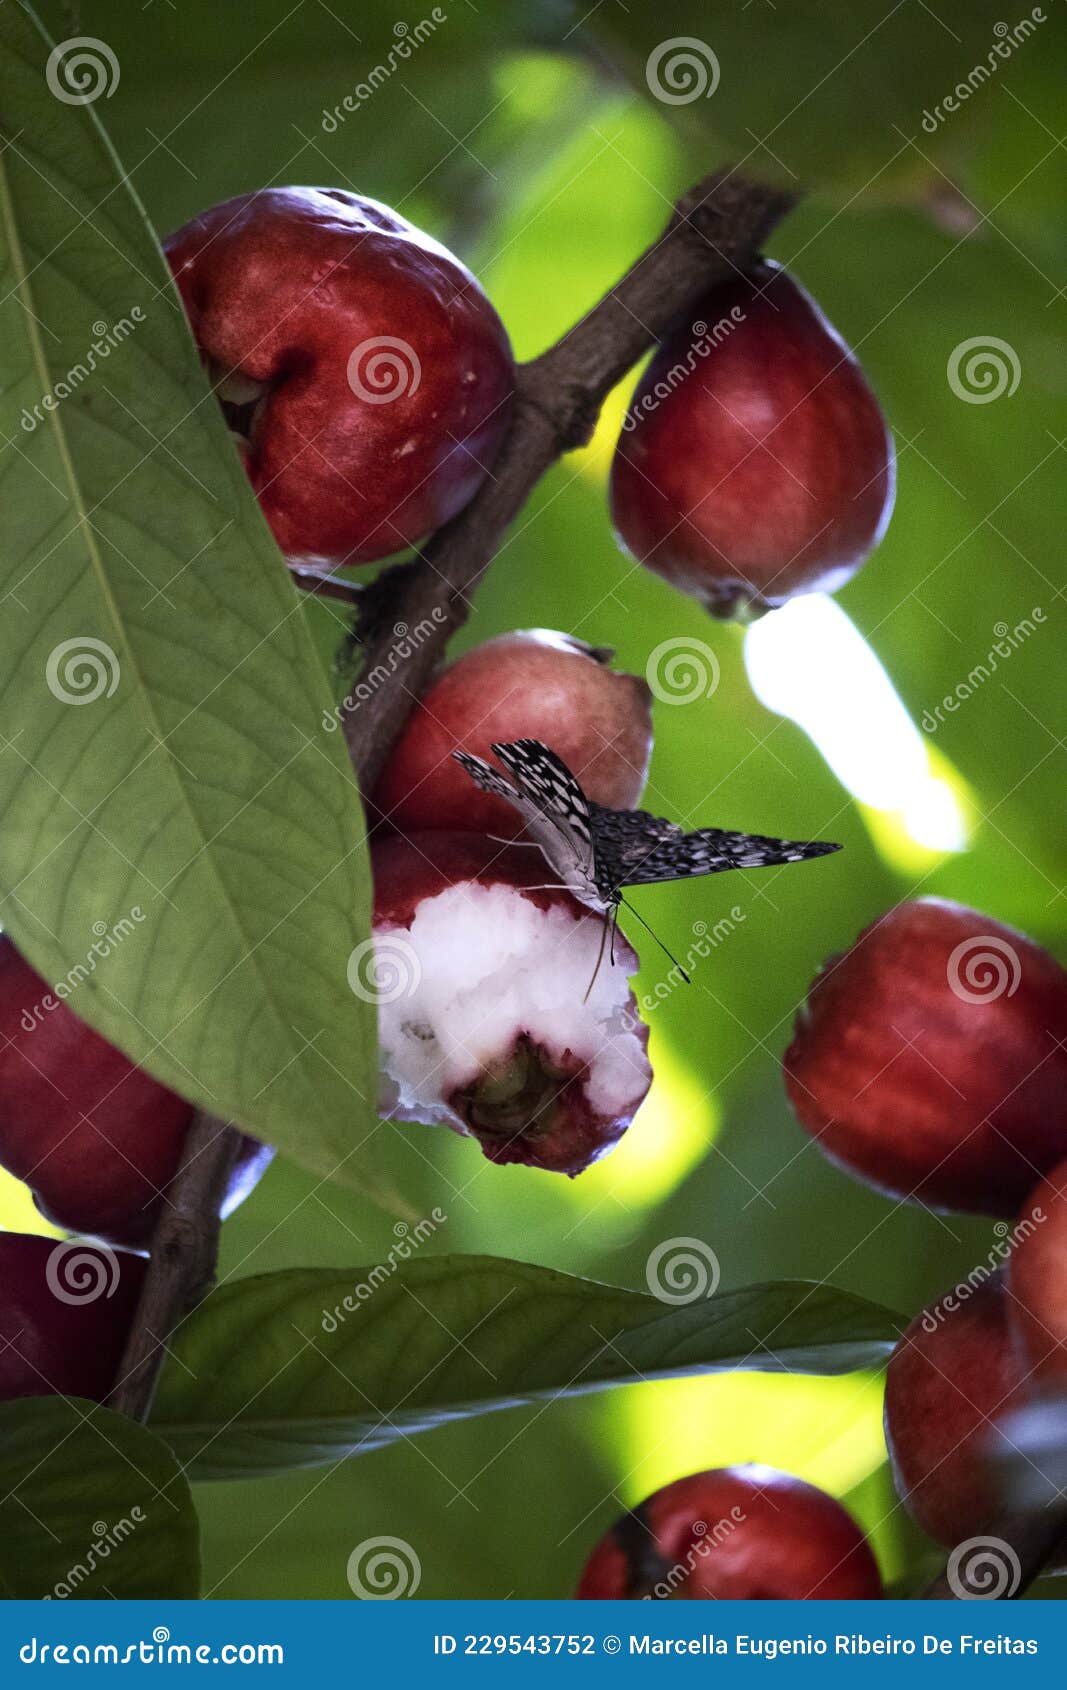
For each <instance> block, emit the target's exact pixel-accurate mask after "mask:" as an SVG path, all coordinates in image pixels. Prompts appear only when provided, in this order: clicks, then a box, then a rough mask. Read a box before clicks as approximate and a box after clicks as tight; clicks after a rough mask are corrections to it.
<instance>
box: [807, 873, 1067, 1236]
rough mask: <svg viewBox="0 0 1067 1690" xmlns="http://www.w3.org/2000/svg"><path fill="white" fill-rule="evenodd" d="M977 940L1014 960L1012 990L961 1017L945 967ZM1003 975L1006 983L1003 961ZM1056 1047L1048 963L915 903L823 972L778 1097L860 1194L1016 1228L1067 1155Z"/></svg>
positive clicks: (1040, 953)
mask: <svg viewBox="0 0 1067 1690" xmlns="http://www.w3.org/2000/svg"><path fill="white" fill-rule="evenodd" d="M982 937H989V938H993V939H995V940H997V941H998V942H999V943H1000V944H1002V945H1009V946H1010V947H1011V949H1012V951H1013V952H1014V954H1015V956H1016V957H1017V958H1018V965H1019V980H1018V985H1017V987H1016V990H1015V991H1014V993H1013V994H1011V995H1009V994H1008V993H1007V992H1005V993H1004V994H1003V995H1001V996H1000V997H998V998H996V999H992V998H990V999H989V1000H988V1001H981V1002H966V1001H964V1000H963V999H961V998H960V997H959V996H957V995H956V993H955V992H953V990H952V988H951V987H950V985H949V982H948V970H949V959H950V957H951V956H952V953H953V951H954V950H955V948H956V946H957V945H964V944H965V945H967V946H970V945H971V943H972V941H977V940H979V939H980V938H982ZM981 948H982V947H981V946H979V945H977V944H976V945H975V946H974V950H975V952H977V951H979V950H981ZM966 954H971V953H970V952H967V953H965V955H966ZM1001 954H1002V956H1003V955H1004V953H1001ZM1005 968H1006V969H1008V971H1009V974H1008V978H1009V979H1010V971H1011V965H1010V963H1009V962H1008V960H1007V958H1006V957H1005ZM1065 1038H1067V973H1065V972H1064V970H1063V969H1062V968H1061V967H1060V965H1059V964H1058V963H1057V962H1056V960H1055V959H1054V958H1053V957H1051V956H1050V955H1049V954H1048V952H1047V951H1045V950H1042V948H1041V947H1040V946H1039V945H1035V944H1034V942H1033V940H1031V939H1028V938H1026V936H1025V935H1024V934H1022V933H1016V932H1015V931H1014V930H1013V929H1012V928H1010V927H1004V926H1003V925H1002V924H1001V923H1000V922H996V921H993V920H991V919H990V917H989V916H987V915H982V914H981V913H980V912H979V911H977V910H971V909H967V908H965V907H964V906H963V905H961V904H954V903H949V902H947V901H945V900H942V899H939V898H920V899H916V900H914V901H910V902H907V903H903V904H898V905H897V906H896V908H895V909H891V910H890V911H889V912H888V913H887V914H886V915H884V916H882V917H881V919H880V920H879V921H876V922H874V923H873V924H872V925H871V926H870V927H868V928H866V929H865V930H864V932H863V933H861V934H860V936H859V938H858V939H857V940H856V942H855V944H854V945H853V946H852V948H851V949H850V950H849V951H847V952H846V953H845V954H844V955H843V956H841V957H836V958H831V959H830V961H829V962H827V963H826V964H825V966H824V968H823V971H822V973H821V974H820V975H819V976H818V977H817V978H816V980H815V982H814V984H813V985H812V988H811V991H810V993H809V995H808V1001H807V1005H806V1006H805V1008H803V1009H802V1010H801V1012H800V1014H799V1016H798V1018H797V1023H796V1029H795V1033H794V1038H793V1043H792V1044H791V1045H790V1047H789V1049H788V1051H787V1052H786V1055H785V1083H786V1089H787V1091H788V1093H789V1097H790V1100H791V1102H792V1104H793V1108H794V1109H795V1110H796V1113H797V1115H798V1117H799V1119H800V1121H801V1124H802V1125H803V1126H804V1127H805V1128H806V1129H807V1131H808V1132H809V1133H811V1134H812V1136H813V1137H814V1138H815V1139H816V1140H817V1142H818V1144H819V1147H820V1149H822V1150H823V1151H825V1153H826V1154H827V1155H828V1156H829V1157H830V1158H831V1160H832V1161H834V1162H836V1163H838V1164H839V1165H840V1166H842V1167H844V1168H846V1169H847V1170H848V1171H849V1172H850V1173H852V1174H856V1175H858V1176H859V1178H860V1179H863V1180H866V1181H867V1183H868V1184H869V1185H873V1186H875V1187H876V1188H877V1189H878V1190H881V1191H885V1192H888V1193H889V1194H890V1195H892V1196H897V1197H912V1198H915V1199H917V1200H919V1201H921V1202H924V1203H928V1204H931V1205H933V1206H934V1207H935V1208H945V1209H960V1210H969V1211H973V1212H976V1213H979V1214H990V1215H1004V1216H1011V1215H1014V1214H1015V1213H1016V1211H1017V1210H1018V1208H1019V1206H1020V1204H1021V1203H1022V1202H1023V1200H1024V1198H1025V1196H1026V1194H1027V1192H1028V1191H1029V1189H1030V1187H1031V1186H1032V1185H1033V1184H1034V1182H1035V1180H1036V1179H1038V1178H1039V1177H1040V1175H1041V1174H1042V1173H1044V1172H1045V1171H1046V1170H1047V1169H1048V1168H1051V1167H1052V1166H1053V1165H1054V1164H1055V1163H1056V1162H1057V1161H1059V1160H1060V1158H1061V1157H1062V1156H1064V1155H1067V1048H1065V1047H1064V1046H1063V1044H1062V1042H1061V1044H1060V1046H1059V1048H1057V1040H1059V1041H1063V1040H1064V1039H1065Z"/></svg>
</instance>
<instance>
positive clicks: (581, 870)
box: [452, 739, 595, 903]
mask: <svg viewBox="0 0 1067 1690" xmlns="http://www.w3.org/2000/svg"><path fill="white" fill-rule="evenodd" d="M493 751H494V752H495V754H496V755H497V756H498V757H499V758H500V761H501V762H502V763H503V764H504V767H505V768H506V769H507V770H508V773H509V775H510V776H511V777H512V778H511V779H510V780H509V779H507V778H506V777H505V776H504V775H502V774H501V773H500V771H499V770H498V769H494V768H493V766H492V764H491V763H487V762H485V761H484V759H483V758H481V757H475V756H472V754H471V753H470V752H469V751H454V752H453V753H452V755H453V756H454V757H455V759H456V762H457V763H459V764H460V765H461V766H462V767H463V768H464V769H466V771H467V773H468V774H469V775H470V777H471V779H472V780H473V781H474V782H475V784H476V785H477V786H480V787H481V789H482V791H483V792H489V793H492V794H493V796H494V797H496V798H504V799H506V801H507V802H508V803H509V804H511V805H512V806H513V808H514V809H516V810H517V811H518V812H519V815H520V816H521V817H522V819H523V822H524V823H525V826H526V831H527V833H529V835H530V837H531V838H532V839H534V840H536V841H537V843H538V845H540V847H541V850H542V851H543V853H544V855H545V857H546V858H547V860H548V862H549V864H550V865H551V867H552V868H554V869H555V871H556V873H557V874H558V875H559V876H560V879H561V881H562V882H563V883H564V885H566V886H568V887H569V888H570V890H571V891H572V892H573V893H574V895H575V897H577V898H581V899H582V901H583V902H586V903H588V902H591V901H593V900H592V897H591V894H594V893H595V882H594V879H593V870H594V861H593V840H592V834H591V833H590V829H589V810H588V802H587V800H586V797H585V794H584V793H583V792H582V789H581V787H580V786H579V785H578V782H577V781H576V780H575V778H574V776H573V775H572V774H571V772H570V770H569V769H568V767H567V765H566V763H564V761H563V759H562V758H560V757H557V756H556V754H555V752H554V751H551V750H549V748H548V746H547V745H542V744H541V743H540V741H539V740H533V739H518V740H513V741H511V742H509V743H506V744H501V745H494V746H493Z"/></svg>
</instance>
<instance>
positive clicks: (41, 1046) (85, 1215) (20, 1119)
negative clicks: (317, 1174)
mask: <svg viewBox="0 0 1067 1690" xmlns="http://www.w3.org/2000/svg"><path fill="white" fill-rule="evenodd" d="M47 1005H51V1006H52V1007H50V1008H48V1007H46V1006H47ZM34 1011H36V1012H37V1014H36V1016H35V1014H34ZM24 1017H25V1018H26V1020H28V1021H29V1023H30V1030H29V1031H27V1027H26V1025H25V1023H24ZM192 1117H193V1109H192V1105H191V1104H189V1103H186V1101H185V1099H184V1098H181V1097H178V1096H177V1095H176V1094H175V1093H174V1092H172V1091H168V1089H167V1087H166V1086H163V1085H160V1083H159V1081H158V1080H154V1079H153V1078H152V1076H151V1075H150V1074H147V1073H146V1072H145V1071H144V1069H143V1068H137V1067H135V1066H134V1065H133V1063H131V1062H130V1061H129V1060H128V1059H127V1058H126V1057H125V1056H123V1054H122V1052H121V1051H118V1050H116V1049H115V1047H114V1045H110V1044H108V1042H107V1040H106V1039H103V1038H101V1037H100V1035H99V1033H94V1032H93V1030H92V1028H90V1027H87V1026H86V1024H85V1022H84V1021H81V1020H79V1018H78V1017H77V1016H76V1015H75V1014H74V1012H73V1010H71V1009H69V1008H68V1007H67V1004H66V1003H65V1002H64V1001H62V1000H60V999H58V998H56V996H55V993H54V992H53V990H52V987H51V986H49V985H48V983H47V982H46V981H45V980H43V979H42V978H41V976H40V975H39V974H37V973H36V972H35V970H34V969H32V968H31V967H30V965H29V963H28V962H26V960H25V959H24V958H23V957H22V956H21V955H20V954H19V952H18V951H17V950H16V949H15V947H14V945H13V944H12V943H11V940H10V939H9V938H8V937H7V936H6V935H4V936H0V1165H2V1166H3V1167H5V1168H6V1169H7V1170H8V1172H9V1173H12V1174H14V1175H15V1176H16V1178H18V1179H22V1180H25V1181H26V1183H27V1184H28V1185H29V1186H31V1187H32V1189H33V1192H34V1196H35V1198H36V1200H37V1204H38V1207H39V1208H40V1209H41V1211H42V1213H43V1214H44V1215H45V1216H46V1218H47V1219H48V1220H50V1221H52V1222H53V1223H54V1224H55V1225H56V1226H61V1227H65V1228H66V1229H67V1230H68V1231H70V1232H78V1233H82V1234H85V1235H87V1236H89V1237H92V1238H101V1239H104V1240H105V1241H107V1242H108V1243H112V1244H123V1245H127V1246H129V1247H131V1248H133V1249H140V1248H143V1247H144V1246H145V1245H147V1243H148V1242H149V1239H150V1238H151V1234H152V1228H153V1226H154V1224H155V1222H156V1220H157V1218H158V1214H159V1205H160V1201H161V1199H160V1196H159V1194H160V1192H162V1191H163V1190H164V1189H165V1188H166V1187H167V1185H169V1183H170V1181H171V1179H172V1178H173V1177H174V1174H175V1173H176V1172H177V1168H178V1162H179V1158H180V1156H181V1149H182V1145H183V1143H184V1142H185V1135H186V1132H187V1131H188V1128H189V1123H190V1121H191V1120H192ZM272 1155H273V1151H272V1150H271V1149H270V1148H269V1147H268V1146H267V1145H263V1144H259V1143H257V1142H256V1141H255V1140H254V1139H250V1138H245V1137H244V1136H243V1135H242V1141H241V1150H240V1153H239V1156H238V1160H237V1163H236V1166H235V1167H234V1171H233V1174H232V1175H231V1179H230V1184H229V1187H228V1189H227V1196H226V1203H225V1205H224V1209H223V1213H224V1214H229V1213H230V1211H231V1210H232V1209H233V1208H235V1207H236V1205H237V1204H238V1203H239V1202H241V1200H242V1199H243V1198H244V1197H246V1196H247V1195H248V1192H249V1191H251V1189H252V1187H253V1186H254V1185H255V1184H256V1182H257V1180H258V1179H259V1178H260V1175H261V1174H262V1173H263V1171H264V1169H265V1168H266V1166H267V1163H268V1162H269V1161H270V1159H271V1156H272Z"/></svg>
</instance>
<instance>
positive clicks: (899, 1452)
mask: <svg viewBox="0 0 1067 1690" xmlns="http://www.w3.org/2000/svg"><path fill="white" fill-rule="evenodd" d="M1028 1372H1029V1369H1028V1368H1027V1366H1026V1365H1025V1363H1024V1362H1023V1361H1022V1359H1021V1358H1020V1356H1019V1355H1018V1353H1017V1351H1016V1348H1015V1346H1014V1344H1013V1341H1012V1330H1011V1320H1010V1299H1009V1298H1008V1296H1007V1294H1006V1291H1005V1288H1004V1284H1003V1280H1002V1278H1001V1276H1000V1275H996V1276H990V1278H988V1279H986V1280H985V1281H984V1282H982V1283H980V1284H979V1285H977V1286H974V1285H973V1284H972V1283H971V1282H968V1283H967V1284H965V1285H961V1286H960V1287H958V1288H957V1289H956V1290H955V1291H954V1292H950V1293H949V1294H948V1296H946V1297H945V1298H943V1299H942V1300H941V1301H940V1302H938V1303H931V1304H930V1306H929V1308H927V1309H924V1310H923V1312H922V1314H920V1315H917V1316H916V1318H915V1319H914V1320H913V1321H912V1323H911V1325H910V1326H909V1327H908V1329H907V1331H906V1332H905V1333H904V1336H903V1337H902V1338H901V1340H900V1342H899V1344H898V1345H897V1347H896V1349H895V1350H894V1351H893V1355H892V1358H891V1360H890V1363H889V1368H888V1370H887V1372H886V1382H885V1436H886V1444H887V1446H888V1449H889V1458H890V1461H891V1463H892V1467H893V1477H894V1479H895V1481H896V1487H897V1491H898V1493H899V1495H900V1497H901V1499H902V1500H903V1501H904V1502H905V1503H906V1505H907V1507H908V1510H909V1512H910V1513H911V1514H912V1515H913V1517H914V1518H915V1520H916V1521H917V1522H918V1524H919V1525H920V1526H921V1527H922V1529H923V1531H924V1532H926V1533H928V1535H929V1536H930V1537H932V1538H936V1540H937V1541H938V1543H943V1544H944V1545H945V1546H946V1548H948V1547H951V1546H953V1545H954V1544H957V1543H962V1542H964V1541H965V1540H966V1539H968V1538H972V1537H978V1536H981V1535H982V1533H983V1532H984V1531H985V1530H986V1528H987V1527H989V1526H991V1525H992V1524H993V1522H994V1521H995V1520H996V1519H997V1517H998V1515H999V1514H1000V1513H1001V1512H1002V1511H1003V1508H1004V1498H1003V1497H1002V1496H1001V1494H1000V1490H999V1486H998V1483H997V1479H996V1473H995V1469H994V1468H993V1466H992V1465H991V1463H990V1460H989V1453H990V1449H991V1446H992V1442H993V1430H994V1425H995V1423H996V1422H997V1421H998V1420H999V1419H1000V1418H1001V1417H1002V1416H1003V1415H1004V1414H1006V1413H1007V1412H1008V1411H1009V1410H1011V1409H1013V1408H1016V1407H1019V1406H1020V1405H1021V1404H1022V1403H1023V1402H1025V1400H1026V1397H1027V1378H1028Z"/></svg>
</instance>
